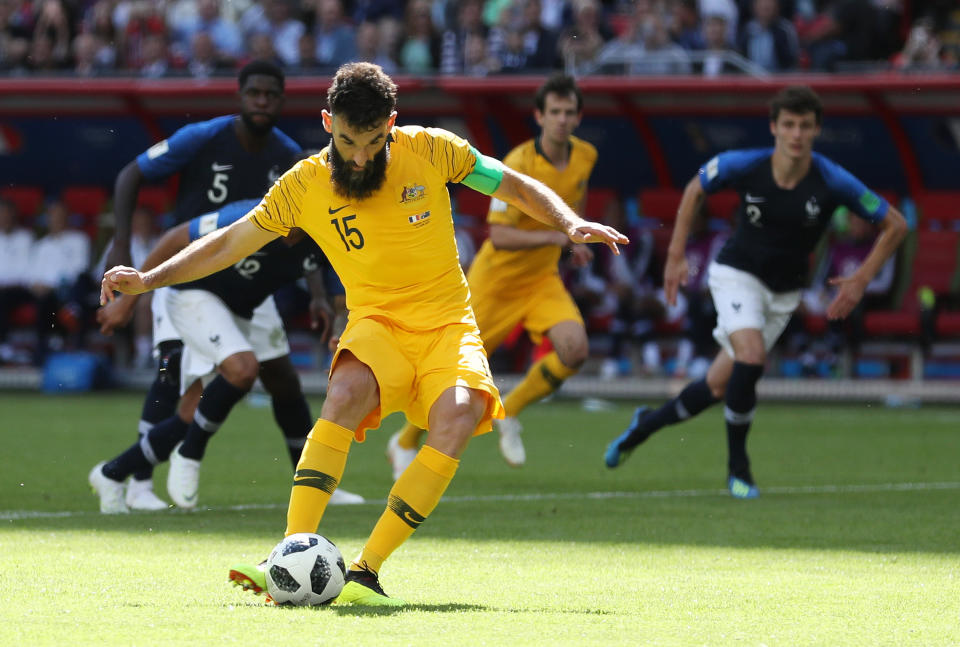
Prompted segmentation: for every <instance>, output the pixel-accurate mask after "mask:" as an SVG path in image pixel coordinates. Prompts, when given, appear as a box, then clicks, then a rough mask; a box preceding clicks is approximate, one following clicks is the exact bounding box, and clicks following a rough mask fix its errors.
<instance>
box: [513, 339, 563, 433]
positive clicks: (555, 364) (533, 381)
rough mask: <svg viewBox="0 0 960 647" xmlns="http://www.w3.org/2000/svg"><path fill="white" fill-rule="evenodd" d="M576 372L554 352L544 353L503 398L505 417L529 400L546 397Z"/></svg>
mask: <svg viewBox="0 0 960 647" xmlns="http://www.w3.org/2000/svg"><path fill="white" fill-rule="evenodd" d="M576 372H577V370H576V369H573V368H570V367H568V366H566V365H564V363H563V362H561V361H560V356H559V355H557V353H556V352H551V353H548V354H546V355H544V356H543V357H542V358H541V359H540V361H538V362H536V363H534V365H533V366H531V367H530V370H529V371H527V375H526V377H524V378H523V381H522V382H520V384H518V385H517V386H516V387H515V388H514V389H513V391H511V392H510V394H509V395H508V396H507V397H506V398H504V400H503V408H504V411H505V413H506V415H507V417H510V418H512V417H515V416H517V415H518V414H519V413H520V412H521V411H523V410H524V409H525V408H526V407H527V405H528V404H530V403H531V402H536V401H537V400H539V399H541V398H545V397H547V396H548V395H550V394H551V393H553V392H554V391H556V390H557V389H559V388H560V385H561V384H563V381H564V380H565V379H567V378H568V377H570V376H571V375H574V374H575V373H576Z"/></svg>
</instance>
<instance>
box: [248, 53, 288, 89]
mask: <svg viewBox="0 0 960 647" xmlns="http://www.w3.org/2000/svg"><path fill="white" fill-rule="evenodd" d="M255 74H259V75H263V76H272V77H273V78H275V79H276V80H277V81H279V82H280V89H281V90H283V88H284V82H285V78H284V76H283V70H281V69H280V66H279V65H277V64H276V63H273V62H271V61H265V60H262V59H260V60H255V61H250V62H249V63H247V64H246V65H244V66H243V67H242V68H241V69H240V74H239V75H238V76H237V85H238V87H239V88H240V89H241V90H242V89H243V86H244V85H246V83H247V79H249V78H250V77H251V76H253V75H255Z"/></svg>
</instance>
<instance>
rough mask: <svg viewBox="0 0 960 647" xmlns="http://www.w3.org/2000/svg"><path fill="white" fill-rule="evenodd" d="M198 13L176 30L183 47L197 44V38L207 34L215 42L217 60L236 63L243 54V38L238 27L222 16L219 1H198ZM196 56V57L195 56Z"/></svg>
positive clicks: (178, 40)
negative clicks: (201, 34) (199, 35)
mask: <svg viewBox="0 0 960 647" xmlns="http://www.w3.org/2000/svg"><path fill="white" fill-rule="evenodd" d="M196 7H197V10H196V13H195V14H194V15H193V16H192V17H191V18H189V19H187V20H185V21H184V22H183V23H182V24H181V25H180V26H179V28H178V29H175V30H174V35H175V38H176V39H177V42H178V43H179V44H180V46H181V47H184V48H185V47H186V45H188V44H189V45H190V49H191V50H192V49H193V47H194V46H195V44H196V41H195V38H194V37H195V36H196V35H197V34H198V33H206V34H208V35H209V37H210V39H211V41H212V42H213V46H214V50H215V52H216V56H215V58H216V60H219V61H235V60H237V59H238V58H239V57H240V56H241V54H242V53H243V36H242V35H241V33H240V28H239V27H237V25H236V24H235V23H234V22H233V21H231V20H228V19H226V18H224V17H223V16H221V15H220V3H219V1H218V0H197V5H196ZM194 56H195V55H194Z"/></svg>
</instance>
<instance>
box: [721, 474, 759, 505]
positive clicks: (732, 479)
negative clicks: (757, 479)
mask: <svg viewBox="0 0 960 647" xmlns="http://www.w3.org/2000/svg"><path fill="white" fill-rule="evenodd" d="M727 489H728V490H730V496H732V497H733V498H734V499H756V498H757V497H758V496H760V490H758V489H757V486H756V485H754V484H753V483H752V482H751V481H747V480H745V479H742V478H739V477H736V476H734V475H733V474H731V475H730V476H728V477H727Z"/></svg>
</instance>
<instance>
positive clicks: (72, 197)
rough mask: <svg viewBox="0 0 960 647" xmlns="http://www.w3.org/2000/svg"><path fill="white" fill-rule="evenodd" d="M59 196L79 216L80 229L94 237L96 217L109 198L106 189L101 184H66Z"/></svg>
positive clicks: (70, 210)
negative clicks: (80, 220) (80, 221)
mask: <svg viewBox="0 0 960 647" xmlns="http://www.w3.org/2000/svg"><path fill="white" fill-rule="evenodd" d="M60 197H61V199H62V200H63V203H64V204H65V205H66V206H67V210H68V211H69V212H70V213H71V214H77V215H79V216H80V217H81V219H82V225H81V229H83V230H84V231H86V232H87V234H88V235H89V236H90V237H91V238H96V235H97V219H98V217H99V216H100V214H101V213H103V210H104V207H106V204H107V199H108V198H109V194H108V193H107V190H106V189H104V188H103V187H101V186H81V185H75V186H68V187H66V188H64V190H63V193H62V194H61V196H60Z"/></svg>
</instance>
